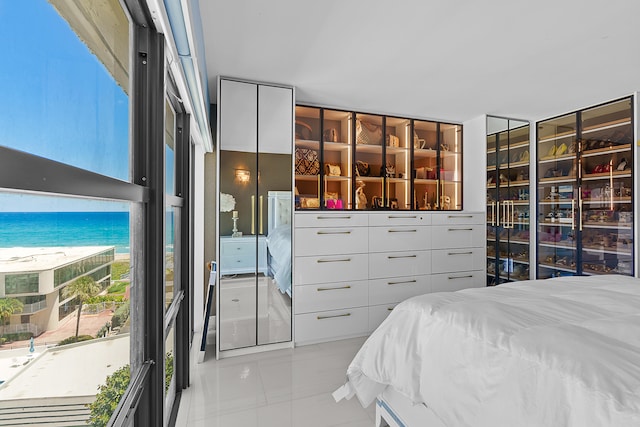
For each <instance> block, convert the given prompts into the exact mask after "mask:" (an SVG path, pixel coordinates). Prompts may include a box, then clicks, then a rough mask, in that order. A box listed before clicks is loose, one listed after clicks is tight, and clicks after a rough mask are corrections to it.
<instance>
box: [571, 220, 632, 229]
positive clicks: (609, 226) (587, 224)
mask: <svg viewBox="0 0 640 427" xmlns="http://www.w3.org/2000/svg"><path fill="white" fill-rule="evenodd" d="M582 225H583V227H584V228H605V229H609V230H631V228H632V225H633V224H629V223H606V222H584V223H583V224H582Z"/></svg>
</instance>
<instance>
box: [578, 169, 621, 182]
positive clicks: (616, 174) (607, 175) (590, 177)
mask: <svg viewBox="0 0 640 427" xmlns="http://www.w3.org/2000/svg"><path fill="white" fill-rule="evenodd" d="M611 178H631V171H630V170H624V171H615V170H614V171H611V172H602V173H588V174H585V175H584V176H583V177H582V180H583V181H595V180H600V179H611Z"/></svg>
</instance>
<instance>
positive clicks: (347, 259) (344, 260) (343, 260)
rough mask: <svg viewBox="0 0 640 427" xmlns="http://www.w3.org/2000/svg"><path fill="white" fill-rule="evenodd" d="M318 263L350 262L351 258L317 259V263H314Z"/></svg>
mask: <svg viewBox="0 0 640 427" xmlns="http://www.w3.org/2000/svg"><path fill="white" fill-rule="evenodd" d="M316 262H318V263H320V262H351V258H342V259H319V260H318V261H316Z"/></svg>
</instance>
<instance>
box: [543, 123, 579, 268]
mask: <svg viewBox="0 0 640 427" xmlns="http://www.w3.org/2000/svg"><path fill="white" fill-rule="evenodd" d="M576 125H577V122H576V114H568V115H565V116H562V117H558V118H555V119H551V120H547V121H544V122H539V123H538V278H540V279H544V278H549V277H554V276H563V275H573V274H576V273H578V265H577V262H578V259H577V257H578V245H577V232H578V231H579V230H578V226H579V224H578V222H579V221H578V210H579V206H578V205H579V191H578V179H579V174H580V173H579V168H578V156H577V154H576V153H577V150H578V137H577V135H578V134H577V129H576Z"/></svg>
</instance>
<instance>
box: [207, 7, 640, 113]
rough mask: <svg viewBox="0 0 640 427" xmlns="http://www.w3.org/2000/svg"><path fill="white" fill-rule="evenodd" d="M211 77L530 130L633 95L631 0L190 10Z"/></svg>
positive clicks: (364, 106) (639, 29) (634, 18)
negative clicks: (526, 125)
mask: <svg viewBox="0 0 640 427" xmlns="http://www.w3.org/2000/svg"><path fill="white" fill-rule="evenodd" d="M199 1H200V11H201V14H202V26H203V31H204V38H205V42H204V43H205V51H206V63H207V69H208V74H209V82H208V83H209V88H210V95H211V99H212V101H213V102H215V99H216V97H215V96H216V94H215V89H216V76H218V75H224V76H230V77H238V78H243V79H249V80H258V81H264V82H273V83H282V84H288V85H293V86H295V87H296V101H297V102H298V103H311V104H317V105H324V106H333V107H341V108H345V109H352V110H359V111H365V112H380V113H387V114H396V115H403V116H411V117H423V118H431V119H440V120H445V121H454V122H462V121H465V120H468V119H471V118H474V117H477V116H479V115H482V114H494V115H501V116H508V117H515V118H523V119H529V120H536V119H540V118H545V117H550V116H553V115H557V114H561V113H563V112H568V111H571V110H575V109H578V108H582V107H586V106H589V105H593V104H598V103H601V102H604V101H608V100H610V99H614V98H618V97H621V96H625V95H628V94H631V93H632V92H634V91H638V90H640V49H639V43H640V22H639V21H640V1H639V0H535V1H533V0H529V1H526V0H422V1H420V0H393V1H392V0H375V1H373V0H370V1H365V0H268V1H266V0H199Z"/></svg>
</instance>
